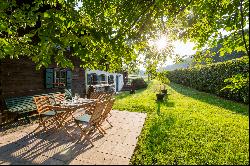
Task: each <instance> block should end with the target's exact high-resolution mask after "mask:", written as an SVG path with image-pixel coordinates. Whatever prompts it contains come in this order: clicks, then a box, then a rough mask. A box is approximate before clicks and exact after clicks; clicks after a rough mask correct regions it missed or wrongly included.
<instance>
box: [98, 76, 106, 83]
mask: <svg viewBox="0 0 250 166" xmlns="http://www.w3.org/2000/svg"><path fill="white" fill-rule="evenodd" d="M99 81H100V83H101V84H105V83H106V77H105V74H100V75H99Z"/></svg>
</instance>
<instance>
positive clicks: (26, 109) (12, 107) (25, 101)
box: [4, 92, 60, 122]
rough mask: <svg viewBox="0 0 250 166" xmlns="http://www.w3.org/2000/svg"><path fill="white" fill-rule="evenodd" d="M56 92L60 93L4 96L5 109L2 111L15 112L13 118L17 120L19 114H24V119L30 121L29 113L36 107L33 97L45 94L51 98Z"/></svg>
mask: <svg viewBox="0 0 250 166" xmlns="http://www.w3.org/2000/svg"><path fill="white" fill-rule="evenodd" d="M57 93H60V92H55V93H48V94H40V95H33V96H21V97H12V98H6V99H5V104H6V107H7V110H4V111H8V112H14V113H17V118H16V119H15V120H18V118H19V117H20V116H24V118H25V120H27V121H28V122H30V120H29V113H30V112H33V111H36V109H37V108H36V104H35V102H34V99H33V97H35V96H45V95H47V96H50V97H52V98H53V94H57Z"/></svg>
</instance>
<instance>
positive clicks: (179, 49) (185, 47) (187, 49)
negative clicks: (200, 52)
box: [139, 39, 196, 71]
mask: <svg viewBox="0 0 250 166" xmlns="http://www.w3.org/2000/svg"><path fill="white" fill-rule="evenodd" d="M159 41H160V43H162V42H163V40H162V39H160V40H159ZM163 45H164V44H158V46H159V47H160V48H163V47H164V46H163ZM173 46H174V54H179V55H180V56H181V57H182V56H185V55H188V56H190V55H193V54H195V53H196V50H193V47H194V46H195V44H194V43H193V42H186V43H184V42H182V41H179V40H177V41H174V42H173ZM140 58H143V57H142V56H140ZM171 64H174V62H173V60H172V59H170V58H167V60H166V63H165V64H164V65H163V66H162V67H165V66H167V65H171ZM139 68H140V70H144V71H145V70H146V69H145V68H144V67H143V65H140V67H139Z"/></svg>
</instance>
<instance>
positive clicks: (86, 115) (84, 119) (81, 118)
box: [75, 114, 91, 122]
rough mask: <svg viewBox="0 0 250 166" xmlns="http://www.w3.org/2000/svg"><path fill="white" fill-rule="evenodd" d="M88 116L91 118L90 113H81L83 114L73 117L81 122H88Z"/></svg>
mask: <svg viewBox="0 0 250 166" xmlns="http://www.w3.org/2000/svg"><path fill="white" fill-rule="evenodd" d="M90 118H91V115H88V114H83V115H80V116H77V117H75V120H77V121H81V122H89V120H90Z"/></svg>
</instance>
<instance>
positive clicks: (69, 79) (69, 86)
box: [66, 70, 72, 89]
mask: <svg viewBox="0 0 250 166" xmlns="http://www.w3.org/2000/svg"><path fill="white" fill-rule="evenodd" d="M66 77H67V81H66V83H67V88H70V89H71V88H72V72H71V71H70V70H67V73H66Z"/></svg>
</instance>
